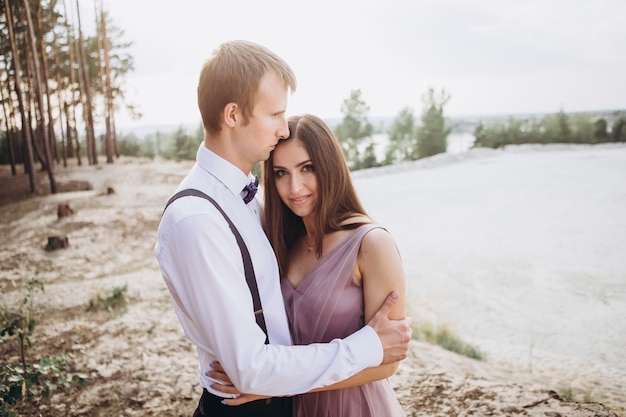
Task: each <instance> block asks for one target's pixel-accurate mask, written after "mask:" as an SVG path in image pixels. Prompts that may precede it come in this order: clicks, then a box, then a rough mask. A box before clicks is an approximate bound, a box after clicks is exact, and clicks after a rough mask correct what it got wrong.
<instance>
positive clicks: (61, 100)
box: [50, 0, 71, 167]
mask: <svg viewBox="0 0 626 417" xmlns="http://www.w3.org/2000/svg"><path fill="white" fill-rule="evenodd" d="M55 8H56V0H52V1H51V2H50V11H51V16H52V22H51V25H52V27H53V28H56V26H57V20H56V13H55V12H54V9H55ZM52 49H53V53H54V64H55V65H56V71H55V79H56V83H57V100H58V105H59V131H60V132H61V157H62V158H63V166H64V167H67V146H68V140H67V137H66V136H67V134H69V132H68V133H67V134H66V133H65V131H64V129H65V126H64V125H63V116H66V117H67V113H66V112H65V98H64V94H63V90H64V88H63V87H62V81H61V59H60V53H59V40H58V38H57V34H56V30H53V31H52ZM70 71H71V68H70ZM67 126H69V124H67Z"/></svg>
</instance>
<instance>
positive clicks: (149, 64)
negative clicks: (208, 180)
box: [83, 0, 626, 128]
mask: <svg viewBox="0 0 626 417" xmlns="http://www.w3.org/2000/svg"><path fill="white" fill-rule="evenodd" d="M104 2H105V9H108V11H109V14H110V15H111V17H112V19H113V22H114V24H115V25H116V26H118V27H119V28H121V29H123V30H124V31H125V35H124V40H126V41H131V42H133V46H132V47H131V49H130V51H129V52H130V53H131V54H132V55H133V56H134V59H135V71H134V73H132V74H130V75H129V76H128V77H127V85H126V87H127V91H128V96H129V98H130V99H131V101H132V102H133V103H135V104H136V105H137V106H138V107H139V110H140V111H141V112H142V113H143V115H144V117H143V118H142V119H141V120H139V121H137V122H131V121H130V119H129V118H128V117H127V116H126V115H124V114H120V115H119V116H117V126H118V127H120V128H124V127H131V126H134V127H136V126H151V125H162V124H175V125H176V124H181V123H182V124H189V123H196V122H197V123H198V124H199V123H200V118H199V113H198V110H197V107H196V85H197V80H198V74H199V72H200V68H201V66H202V63H203V62H204V60H205V59H206V58H208V57H209V55H210V53H211V51H212V50H213V49H214V48H215V47H216V46H217V45H218V44H219V43H221V42H223V41H225V40H230V39H247V40H251V41H254V42H257V43H260V44H262V45H265V46H267V47H268V48H270V49H272V50H273V51H274V52H276V53H278V54H279V55H280V56H282V57H283V58H284V59H285V60H286V61H287V62H288V63H289V64H290V65H291V66H292V67H293V69H294V71H295V73H296V76H297V78H298V90H297V91H296V93H295V94H294V95H293V96H292V97H291V98H290V103H289V108H288V113H290V114H294V113H304V112H307V113H314V114H317V115H319V116H321V117H324V118H329V117H341V111H340V109H341V104H342V102H343V100H344V99H346V98H347V97H348V96H349V94H350V92H351V91H352V90H355V89H360V90H361V91H362V98H363V99H364V101H365V102H366V103H367V104H368V105H369V106H370V116H391V117H393V116H396V115H397V114H398V112H399V111H400V110H401V109H402V108H404V107H407V106H408V107H411V108H413V109H414V111H415V113H416V115H417V114H419V113H420V112H421V109H422V102H421V97H422V95H423V94H424V93H425V92H426V91H427V89H428V87H429V86H430V87H433V88H435V89H438V90H440V89H445V90H446V91H448V92H449V93H450V95H451V100H450V102H449V103H448V105H447V106H446V108H445V114H446V115H448V116H471V115H507V114H520V113H544V112H558V111H559V110H560V109H563V110H565V111H566V112H573V111H591V110H605V109H626V1H624V0H594V1H580V0H569V1H566V0H525V1H509V0H433V1H426V0H332V1H331V0H316V1H308V2H306V1H295V0H291V1H289V0H239V1H237V0H229V1H210V0H204V1H202V0H195V1H194V0H177V1H176V2H172V1H163V0H130V1H129V0H104ZM83 4H84V3H83ZM83 7H84V6H83ZM87 8H89V7H87ZM88 12H89V11H87V10H85V11H84V12H83V13H84V14H85V16H84V17H83V18H84V19H85V18H86V17H87V15H88Z"/></svg>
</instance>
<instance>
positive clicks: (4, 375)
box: [0, 278, 87, 417]
mask: <svg viewBox="0 0 626 417" xmlns="http://www.w3.org/2000/svg"><path fill="white" fill-rule="evenodd" d="M39 291H41V292H43V291H44V285H43V282H42V281H41V280H39V279H37V278H31V279H30V280H29V281H28V282H27V283H26V287H25V293H24V296H23V298H22V302H21V304H20V305H19V307H18V309H17V311H10V310H9V309H7V308H6V307H5V306H4V305H0V344H4V343H6V342H8V341H13V340H17V341H18V344H19V345H18V347H19V353H20V357H19V362H18V363H17V364H15V363H11V362H9V361H7V362H6V363H5V364H3V365H2V367H1V368H0V417H9V416H14V415H15V413H14V412H13V410H12V406H14V405H16V404H17V403H18V402H19V401H20V400H21V399H23V398H25V397H49V396H50V395H51V394H52V393H53V392H54V391H56V390H59V389H63V388H67V387H69V386H70V385H72V384H75V383H78V384H83V383H84V381H85V379H86V378H87V376H86V375H85V374H82V373H73V372H72V368H71V360H72V359H73V357H72V355H71V354H65V353H61V354H60V355H58V356H55V357H52V358H47V357H42V358H39V360H38V361H35V362H31V361H28V360H27V358H26V351H27V349H28V348H30V347H31V345H32V340H31V334H32V333H33V331H34V328H35V319H34V315H33V312H32V304H33V298H34V296H35V293H37V292H39Z"/></svg>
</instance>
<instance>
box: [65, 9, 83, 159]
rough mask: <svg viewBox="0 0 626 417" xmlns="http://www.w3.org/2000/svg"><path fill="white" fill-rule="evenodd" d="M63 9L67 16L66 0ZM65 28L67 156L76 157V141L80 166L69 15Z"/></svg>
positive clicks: (72, 31) (73, 40) (73, 46)
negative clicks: (68, 81) (68, 84)
mask: <svg viewBox="0 0 626 417" xmlns="http://www.w3.org/2000/svg"><path fill="white" fill-rule="evenodd" d="M63 10H64V12H65V16H68V14H67V5H66V3H65V0H63ZM65 30H66V31H67V48H68V49H67V52H68V60H69V73H70V99H69V106H70V108H68V105H67V104H66V107H65V117H66V120H67V156H68V158H73V157H74V142H73V140H75V141H76V162H77V164H78V166H81V165H82V159H81V156H80V142H79V140H78V129H77V128H76V78H75V74H74V67H75V62H74V48H75V45H76V43H75V38H74V29H73V27H72V26H71V25H70V21H69V17H68V18H66V26H65Z"/></svg>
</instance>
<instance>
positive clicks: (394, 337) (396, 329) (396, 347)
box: [367, 292, 413, 364]
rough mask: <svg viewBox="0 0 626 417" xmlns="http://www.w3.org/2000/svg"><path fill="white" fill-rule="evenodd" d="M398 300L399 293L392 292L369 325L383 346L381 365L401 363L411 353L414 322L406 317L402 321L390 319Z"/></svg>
mask: <svg viewBox="0 0 626 417" xmlns="http://www.w3.org/2000/svg"><path fill="white" fill-rule="evenodd" d="M397 300H398V293H396V292H392V293H391V294H389V296H388V297H387V299H386V300H385V302H384V304H383V305H382V307H380V309H379V310H378V311H377V312H376V314H374V317H372V319H371V320H370V321H369V323H367V324H368V325H370V326H372V328H374V330H375V331H376V333H377V334H378V337H380V342H381V343H382V345H383V361H382V363H381V364H386V363H392V362H398V361H401V360H402V359H405V358H406V357H407V356H408V353H409V342H410V341H411V332H412V330H411V325H412V324H413V320H412V319H411V318H410V317H405V318H404V319H402V320H390V319H389V312H390V311H391V306H393V305H394V303H395V302H396V301H397Z"/></svg>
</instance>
